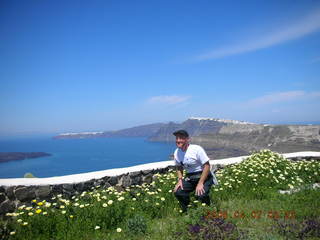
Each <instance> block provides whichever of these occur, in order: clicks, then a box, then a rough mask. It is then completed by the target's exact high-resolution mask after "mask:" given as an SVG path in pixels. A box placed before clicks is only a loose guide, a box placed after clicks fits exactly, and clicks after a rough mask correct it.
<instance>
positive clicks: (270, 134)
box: [149, 118, 320, 158]
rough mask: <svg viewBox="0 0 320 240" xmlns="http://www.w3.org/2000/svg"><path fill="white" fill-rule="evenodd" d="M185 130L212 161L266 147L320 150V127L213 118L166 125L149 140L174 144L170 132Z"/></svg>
mask: <svg viewBox="0 0 320 240" xmlns="http://www.w3.org/2000/svg"><path fill="white" fill-rule="evenodd" d="M177 129H186V130H187V131H188V132H189V133H190V135H191V137H192V143H195V144H200V145H201V146H203V147H204V148H205V149H206V151H207V153H208V155H209V156H210V157H211V158H223V157H232V156H239V155H246V154H249V153H250V151H257V150H260V149H263V148H269V149H271V150H273V151H278V152H282V153H283V152H294V151H306V150H308V151H320V125H266V124H255V123H247V122H240V121H233V120H222V119H212V118H189V119H188V120H186V121H184V122H182V123H181V124H177V123H168V124H167V125H165V126H163V127H161V128H160V129H159V131H158V132H157V133H156V134H155V135H153V136H150V137H149V140H150V141H174V136H173V135H172V132H174V131H175V130H177Z"/></svg>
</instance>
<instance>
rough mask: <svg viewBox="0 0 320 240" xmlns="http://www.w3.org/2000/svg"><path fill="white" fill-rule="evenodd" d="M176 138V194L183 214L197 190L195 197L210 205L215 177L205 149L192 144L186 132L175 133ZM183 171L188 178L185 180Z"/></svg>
mask: <svg viewBox="0 0 320 240" xmlns="http://www.w3.org/2000/svg"><path fill="white" fill-rule="evenodd" d="M173 135H175V136H176V145H177V147H178V148H177V149H176V150H175V152H174V161H175V165H176V166H177V175H178V183H177V184H176V186H175V188H174V194H175V196H176V198H177V199H178V200H179V202H180V206H181V208H182V211H183V212H186V211H187V208H188V205H189V202H190V196H189V194H190V193H191V192H193V191H194V190H195V195H196V198H197V199H198V200H200V201H201V202H202V203H205V204H207V205H210V197H209V192H210V187H211V186H212V184H213V175H212V174H211V172H210V163H209V158H208V156H207V154H206V152H205V151H204V149H203V148H202V147H201V146H199V145H195V144H190V143H189V142H190V138H189V134H188V132H187V131H185V130H178V131H176V132H174V133H173ZM183 169H185V170H186V172H187V174H186V178H185V179H183Z"/></svg>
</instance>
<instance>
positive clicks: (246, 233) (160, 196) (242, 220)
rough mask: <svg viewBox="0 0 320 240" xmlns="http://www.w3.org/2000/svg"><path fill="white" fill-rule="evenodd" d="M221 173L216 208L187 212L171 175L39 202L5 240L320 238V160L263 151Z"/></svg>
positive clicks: (7, 229)
mask: <svg viewBox="0 0 320 240" xmlns="http://www.w3.org/2000/svg"><path fill="white" fill-rule="evenodd" d="M216 174H217V178H218V181H219V185H218V186H214V187H212V189H211V193H210V195H211V199H212V204H211V206H206V205H205V204H202V203H201V202H198V201H197V200H195V198H194V195H192V196H191V204H190V205H189V210H188V213H186V214H184V213H182V212H181V210H180V208H179V205H178V201H177V200H176V199H175V197H174V195H173V191H172V190H173V188H174V186H175V184H176V174H175V172H174V171H169V172H168V173H166V174H161V175H160V174H156V175H155V180H154V181H153V182H152V183H151V184H142V185H141V186H140V185H134V186H131V187H129V188H126V189H125V190H124V191H121V192H118V191H117V190H116V189H115V188H114V187H109V188H102V187H99V186H98V187H96V188H93V189H92V190H91V191H87V192H82V193H81V194H80V195H77V196H73V197H72V198H71V199H66V197H65V196H63V195H57V196H55V197H53V198H52V199H51V200H50V201H40V200H38V199H34V200H33V201H32V202H31V203H30V206H26V205H22V206H20V207H19V209H18V210H17V211H16V212H14V213H9V214H7V217H6V218H7V219H6V220H2V221H1V230H0V231H1V232H0V236H1V237H0V239H32V240H34V239H46V240H48V239H319V238H320V230H319V229H320V217H319V216H320V204H319V199H320V190H317V189H312V187H311V186H312V184H313V183H319V182H320V162H317V161H313V160H311V161H306V160H304V161H299V162H293V161H290V160H287V159H285V158H283V157H282V156H281V155H279V154H277V153H274V152H271V151H269V150H262V151H260V152H257V153H254V154H252V155H251V156H250V157H249V158H247V159H245V160H244V161H242V162H241V163H239V164H234V165H231V166H227V167H225V168H224V169H221V170H219V171H218V172H217V173H216ZM279 190H291V191H293V193H292V194H280V193H279ZM298 190H299V191H298Z"/></svg>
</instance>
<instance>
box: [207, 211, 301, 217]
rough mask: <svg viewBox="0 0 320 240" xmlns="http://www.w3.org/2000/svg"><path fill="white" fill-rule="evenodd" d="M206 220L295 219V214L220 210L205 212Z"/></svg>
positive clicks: (288, 212)
mask: <svg viewBox="0 0 320 240" xmlns="http://www.w3.org/2000/svg"><path fill="white" fill-rule="evenodd" d="M205 218H206V219H214V218H223V219H227V218H238V219H241V218H252V219H261V218H269V219H280V218H283V219H295V218H296V212H295V211H294V210H286V211H284V210H267V211H266V210H252V211H243V210H234V211H227V210H220V211H207V214H206V216H205Z"/></svg>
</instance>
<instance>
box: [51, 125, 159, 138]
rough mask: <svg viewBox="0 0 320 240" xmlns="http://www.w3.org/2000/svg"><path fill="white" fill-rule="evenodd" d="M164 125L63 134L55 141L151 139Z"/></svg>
mask: <svg viewBox="0 0 320 240" xmlns="http://www.w3.org/2000/svg"><path fill="white" fill-rule="evenodd" d="M164 125H165V124H164V123H153V124H147V125H141V126H137V127H132V128H126V129H121V130H117V131H104V132H82V133H81V132H80V133H61V134H59V135H57V136H54V137H53V138H54V139H69V138H104V137H105V138H108V137H149V136H151V135H154V134H155V133H156V132H157V131H158V130H159V129H160V128H161V127H162V126H164Z"/></svg>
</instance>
